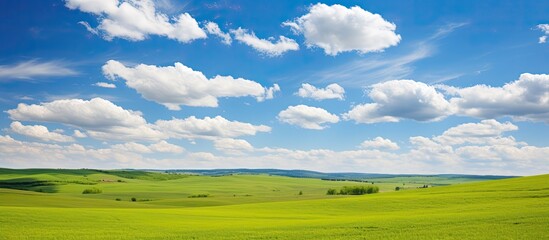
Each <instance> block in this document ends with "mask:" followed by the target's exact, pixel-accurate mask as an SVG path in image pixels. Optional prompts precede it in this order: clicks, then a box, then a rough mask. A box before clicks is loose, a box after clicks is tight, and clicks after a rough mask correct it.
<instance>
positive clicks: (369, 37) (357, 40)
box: [283, 3, 401, 55]
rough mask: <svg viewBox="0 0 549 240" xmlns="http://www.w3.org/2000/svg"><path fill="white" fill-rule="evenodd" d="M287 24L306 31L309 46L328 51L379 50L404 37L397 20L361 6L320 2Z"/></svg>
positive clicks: (303, 31) (302, 31)
mask: <svg viewBox="0 0 549 240" xmlns="http://www.w3.org/2000/svg"><path fill="white" fill-rule="evenodd" d="M283 25H286V26H289V27H291V28H292V29H293V30H294V31H295V32H296V33H302V34H303V35H304V36H305V43H306V44H307V46H308V47H313V46H316V47H320V48H322V49H324V52H325V53H326V54H328V55H337V54H338V53H341V52H347V51H355V50H356V51H358V52H361V53H368V52H379V51H383V50H384V49H386V48H388V47H391V46H396V45H397V44H398V43H399V42H400V39H401V37H400V35H398V34H396V33H395V29H396V25H395V24H393V23H391V22H388V21H386V20H385V19H383V17H382V16H381V15H379V14H373V13H370V12H368V11H365V10H364V9H362V8H360V7H358V6H355V7H351V8H346V7H344V6H341V5H338V4H335V5H332V6H328V5H326V4H323V3H317V4H315V5H313V6H311V8H310V9H309V12H308V13H307V14H305V15H303V16H301V17H299V18H297V19H295V20H294V21H287V22H285V23H283Z"/></svg>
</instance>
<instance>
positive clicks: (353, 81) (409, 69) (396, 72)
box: [310, 23, 467, 87]
mask: <svg viewBox="0 0 549 240" xmlns="http://www.w3.org/2000/svg"><path fill="white" fill-rule="evenodd" d="M465 25H467V23H451V24H447V25H444V26H442V27H440V28H439V29H438V30H437V31H436V32H435V33H433V34H432V35H430V36H429V37H427V38H426V39H424V40H422V41H418V42H416V43H414V44H412V47H411V49H412V50H410V51H408V52H405V53H404V54H401V55H398V56H392V57H376V58H364V59H359V60H355V61H353V62H351V63H345V64H343V65H339V66H336V67H333V68H329V69H327V70H324V71H320V72H316V73H314V74H311V75H310V76H311V77H310V79H314V81H312V82H315V83H328V82H337V83H339V84H341V85H343V86H348V87H365V86H369V85H371V84H374V83H377V82H383V81H388V80H394V79H403V78H406V77H409V76H410V75H411V74H412V73H413V72H414V66H413V64H414V63H415V62H418V61H420V60H422V59H425V58H428V57H431V56H432V55H433V54H434V53H435V52H436V44H435V42H436V41H437V40H439V39H441V38H444V37H446V36H447V35H449V34H450V33H452V32H454V31H455V30H456V29H458V28H460V27H463V26H465ZM452 75H453V77H451V78H449V79H453V78H455V77H456V76H457V75H459V74H452Z"/></svg>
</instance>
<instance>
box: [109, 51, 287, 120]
mask: <svg viewBox="0 0 549 240" xmlns="http://www.w3.org/2000/svg"><path fill="white" fill-rule="evenodd" d="M103 73H104V74H105V76H106V77H107V78H110V79H115V78H116V77H120V78H122V79H124V80H125V81H126V85H127V86H128V87H130V88H133V89H135V90H136V91H137V92H139V93H140V94H141V95H142V96H143V97H144V98H145V99H147V100H151V101H154V102H157V103H160V104H162V105H164V106H166V107H167V108H168V109H170V110H180V109H181V108H180V105H186V106H200V107H217V106H218V100H217V98H219V97H243V96H253V97H255V98H256V99H257V100H258V101H263V100H265V99H270V98H273V92H275V91H279V90H280V88H279V87H278V85H277V84H275V85H274V86H273V87H271V88H265V87H263V86H261V84H259V83H257V82H254V81H251V80H246V79H243V78H236V79H235V78H233V77H231V76H219V75H218V76H215V77H214V78H212V79H207V78H206V76H204V74H202V72H199V71H195V70H193V69H191V68H189V67H187V66H185V65H183V64H181V63H175V65H174V66H167V67H157V66H154V65H145V64H139V65H137V66H135V67H126V66H124V64H122V63H120V62H118V61H114V60H110V61H108V62H107V63H106V64H105V65H104V66H103Z"/></svg>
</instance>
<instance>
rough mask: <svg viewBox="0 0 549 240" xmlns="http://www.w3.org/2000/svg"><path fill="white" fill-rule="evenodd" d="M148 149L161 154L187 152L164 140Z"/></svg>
mask: <svg viewBox="0 0 549 240" xmlns="http://www.w3.org/2000/svg"><path fill="white" fill-rule="evenodd" d="M148 147H149V149H150V150H151V151H153V152H160V153H182V152H183V151H185V149H184V148H182V147H180V146H177V145H175V144H171V143H169V142H166V141H164V140H162V141H160V142H157V143H153V144H151V145H149V146H148Z"/></svg>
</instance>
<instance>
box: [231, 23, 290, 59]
mask: <svg viewBox="0 0 549 240" xmlns="http://www.w3.org/2000/svg"><path fill="white" fill-rule="evenodd" d="M230 32H231V33H232V34H233V36H234V39H236V40H237V41H239V42H241V43H244V44H246V45H248V46H250V47H252V48H253V49H255V50H257V51H258V52H260V53H263V54H265V55H267V56H270V57H276V56H280V55H282V54H283V53H285V52H287V51H297V50H299V44H297V42H296V41H295V40H293V39H290V38H287V37H284V36H279V37H278V41H276V42H274V40H275V39H274V38H269V39H261V38H258V37H257V36H256V35H255V33H254V32H249V31H248V30H247V29H242V28H238V29H232V30H231V31H230Z"/></svg>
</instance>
